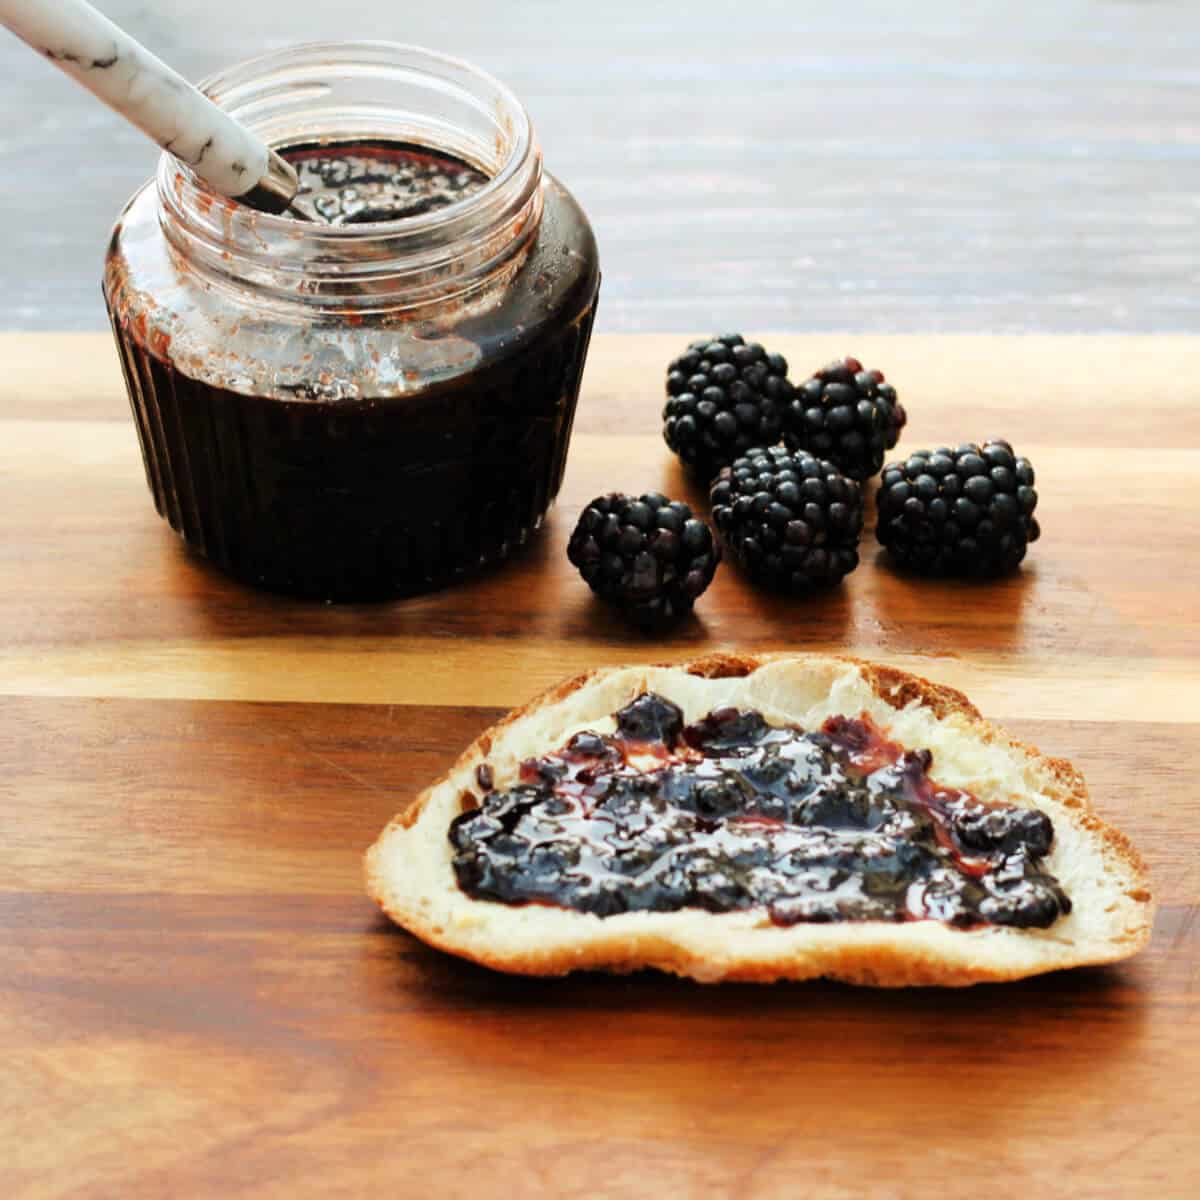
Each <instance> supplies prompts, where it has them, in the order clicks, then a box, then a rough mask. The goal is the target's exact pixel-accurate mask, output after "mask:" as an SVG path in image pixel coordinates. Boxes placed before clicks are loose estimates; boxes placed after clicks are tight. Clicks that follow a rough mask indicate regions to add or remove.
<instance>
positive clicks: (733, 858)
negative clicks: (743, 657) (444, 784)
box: [450, 694, 1071, 929]
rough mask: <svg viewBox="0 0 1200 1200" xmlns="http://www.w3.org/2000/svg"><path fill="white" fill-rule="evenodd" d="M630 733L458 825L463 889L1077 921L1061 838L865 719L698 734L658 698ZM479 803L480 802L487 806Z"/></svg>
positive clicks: (968, 920) (620, 721)
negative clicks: (1060, 872) (946, 782)
mask: <svg viewBox="0 0 1200 1200" xmlns="http://www.w3.org/2000/svg"><path fill="white" fill-rule="evenodd" d="M616 722H617V730H616V732H615V734H613V735H609V736H602V735H599V734H596V733H591V732H583V733H579V734H576V735H575V736H574V737H573V738H572V739H571V740H570V742H569V743H568V744H567V745H566V746H565V747H563V748H562V749H561V750H559V751H557V752H555V753H551V754H547V755H545V756H543V757H541V758H537V759H530V760H529V761H527V762H526V763H524V764H523V765H522V768H521V778H520V782H519V783H518V785H517V786H516V787H514V788H511V789H509V790H507V791H504V792H497V791H495V790H494V789H493V778H492V773H491V770H490V768H489V769H487V770H486V771H485V770H482V769H481V770H480V771H479V772H478V773H477V779H476V782H477V783H478V784H479V786H480V789H481V790H482V791H483V793H484V794H483V797H482V804H481V806H480V807H478V808H474V807H473V808H472V809H471V810H470V811H467V812H464V813H463V815H462V816H460V817H458V818H457V819H456V820H455V821H454V822H453V824H452V826H451V829H450V841H451V845H452V846H453V849H454V869H455V873H456V876H457V879H458V884H459V886H460V887H461V888H462V890H463V891H465V892H467V893H468V894H469V895H471V896H474V897H476V898H479V899H488V900H498V901H502V902H504V903H509V904H521V903H530V902H535V903H543V904H555V905H560V906H563V907H567V908H574V909H579V910H581V911H584V912H591V913H595V914H597V915H600V916H609V915H612V914H615V913H621V912H626V911H633V910H650V911H656V912H671V911H677V910H680V909H686V908H700V909H705V910H707V911H709V912H728V911H733V910H738V909H747V908H754V907H759V906H761V907H763V908H764V909H765V910H766V912H767V913H768V914H769V917H770V919H771V920H772V921H773V922H775V923H776V924H780V925H791V924H795V923H797V922H802V921H810V922H820V921H863V920H876V921H909V920H920V919H929V920H939V921H943V922H946V923H947V924H949V925H951V926H953V927H956V928H964V929H966V928H975V927H979V926H982V925H987V924H995V925H1013V926H1031V927H1039V928H1045V927H1047V926H1049V925H1051V924H1053V923H1054V921H1056V920H1057V919H1058V917H1059V916H1061V915H1063V914H1065V913H1068V912H1070V910H1071V902H1070V900H1069V898H1068V897H1067V896H1066V895H1065V893H1064V892H1063V890H1062V888H1061V887H1060V886H1059V884H1058V882H1057V880H1055V879H1054V878H1053V876H1051V875H1049V874H1047V873H1046V872H1045V871H1044V870H1043V868H1042V861H1041V860H1042V858H1043V857H1044V856H1045V855H1046V854H1047V853H1048V852H1049V850H1050V847H1051V844H1052V842H1053V837H1054V831H1053V828H1052V826H1051V823H1050V820H1049V818H1048V817H1047V816H1046V815H1045V814H1044V813H1042V812H1040V811H1038V810H1035V809H1028V808H1021V807H1016V806H1009V805H996V804H988V803H985V802H983V801H981V800H979V799H978V798H977V797H975V796H973V795H971V794H970V793H968V792H964V791H961V790H957V789H952V788H945V787H942V786H940V785H939V784H937V783H936V782H935V781H934V780H933V779H932V778H931V777H930V775H929V770H930V766H931V762H932V758H931V755H930V753H929V751H927V750H906V749H905V748H903V747H901V746H898V745H896V744H895V743H893V742H889V741H887V740H886V739H885V738H884V737H883V736H882V735H881V734H880V732H879V730H878V729H877V728H876V727H875V726H874V725H873V724H872V723H871V721H870V720H869V718H867V717H866V716H865V715H864V716H862V717H859V718H851V717H833V718H830V719H829V720H828V721H826V722H825V723H824V725H823V726H822V727H821V729H820V730H819V731H813V732H806V731H803V730H801V729H799V728H795V727H771V726H769V725H767V723H766V722H765V721H764V719H763V718H762V716H761V715H760V714H758V713H756V712H752V711H742V710H736V709H720V710H717V711H714V712H712V713H710V714H709V715H708V716H706V717H705V718H704V719H703V720H701V721H698V722H696V723H695V724H693V725H690V726H687V727H685V726H684V723H683V718H682V714H681V713H680V711H679V709H678V708H676V707H675V705H673V704H671V703H670V702H669V701H666V700H663V699H662V698H661V697H658V696H655V695H653V694H647V695H643V696H641V697H639V698H638V699H637V700H635V701H634V702H633V703H632V704H630V705H629V706H627V707H626V708H624V709H622V710H621V711H620V712H619V713H617V714H616ZM470 799H471V802H472V803H473V804H474V803H478V800H477V799H476V798H474V797H471V798H470Z"/></svg>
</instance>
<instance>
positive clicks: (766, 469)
mask: <svg viewBox="0 0 1200 1200" xmlns="http://www.w3.org/2000/svg"><path fill="white" fill-rule="evenodd" d="M712 512H713V521H714V522H715V523H716V526H717V529H718V530H719V531H720V533H721V536H722V538H723V539H724V541H725V544H726V546H727V547H728V548H729V553H730V554H731V555H732V556H733V557H734V558H735V559H736V560H737V561H738V562H739V563H740V564H741V566H742V567H743V569H744V570H745V571H746V573H747V574H748V575H749V576H750V578H751V579H753V580H754V581H755V582H756V583H761V584H763V585H765V586H766V587H769V588H773V589H775V590H776V591H781V592H790V593H792V594H801V593H804V592H808V591H812V590H814V589H815V588H819V587H826V586H829V585H830V584H834V583H837V582H838V581H839V580H840V579H841V578H842V577H843V576H844V575H848V574H849V573H850V572H851V571H853V570H854V568H855V567H856V566H858V538H859V534H860V533H861V532H862V522H863V507H862V492H861V490H860V488H859V486H858V484H857V483H856V482H855V481H854V480H853V479H847V478H846V477H845V476H844V475H842V474H840V473H839V472H838V469H837V468H836V467H835V466H834V465H833V463H831V462H827V461H825V460H824V459H819V458H814V457H813V456H812V455H811V454H806V453H804V452H803V451H801V452H796V453H793V452H791V451H789V450H785V449H784V448H783V447H782V446H772V447H770V448H767V449H756V450H751V451H750V452H749V453H748V454H746V455H745V456H744V457H743V458H739V459H738V460H737V461H736V462H735V463H734V464H733V465H732V466H730V467H726V468H725V469H724V470H723V471H722V472H721V473H720V475H718V476H717V480H716V482H715V483H714V484H713V487H712Z"/></svg>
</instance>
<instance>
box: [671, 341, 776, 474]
mask: <svg viewBox="0 0 1200 1200" xmlns="http://www.w3.org/2000/svg"><path fill="white" fill-rule="evenodd" d="M793 394H794V389H793V388H792V385H791V384H790V383H789V382H788V378H787V360H786V359H785V358H784V357H783V356H782V355H780V354H768V353H767V352H766V351H765V350H764V349H763V348H762V347H761V346H760V345H759V344H758V343H757V342H750V343H747V342H746V341H745V339H743V337H742V336H741V334H739V333H726V334H722V335H721V336H719V337H714V338H708V339H702V340H701V341H698V342H692V344H691V345H690V346H689V347H688V348H687V350H686V351H685V352H684V353H683V354H681V355H680V356H679V357H678V358H677V359H675V361H674V362H672V363H671V365H670V366H669V367H668V368H667V402H666V405H665V406H664V407H663V437H664V438H665V439H666V443H667V445H668V446H670V447H671V449H672V450H674V451H675V453H676V454H678V455H679V457H680V459H681V460H682V462H683V463H684V465H685V466H687V467H689V468H690V469H691V470H692V471H694V472H695V473H696V474H697V475H699V476H701V477H703V480H704V482H705V483H707V482H708V481H709V480H711V479H712V477H713V476H714V475H715V474H716V473H717V472H718V471H719V470H720V469H721V468H722V467H724V466H728V464H729V463H731V462H733V460H734V459H735V458H737V457H738V456H739V455H741V454H745V453H746V451H747V450H749V449H750V447H751V446H770V445H772V444H773V443H775V442H777V441H778V440H779V435H780V434H781V433H782V432H783V410H784V408H785V407H786V406H787V404H788V403H789V402H790V401H791V399H792V396H793Z"/></svg>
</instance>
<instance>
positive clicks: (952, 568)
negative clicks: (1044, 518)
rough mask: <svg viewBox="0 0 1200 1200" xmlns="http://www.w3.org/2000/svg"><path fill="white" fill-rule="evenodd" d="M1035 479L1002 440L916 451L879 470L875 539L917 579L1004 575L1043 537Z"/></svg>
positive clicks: (1031, 472) (1024, 459) (1030, 471)
mask: <svg viewBox="0 0 1200 1200" xmlns="http://www.w3.org/2000/svg"><path fill="white" fill-rule="evenodd" d="M1033 482H1034V473H1033V466H1032V465H1031V464H1030V462H1029V460H1028V459H1027V458H1018V457H1017V456H1016V455H1015V454H1014V452H1013V448H1012V446H1011V445H1009V443H1008V442H1005V441H991V442H985V443H984V444H983V445H982V446H979V445H976V444H975V443H973V442H972V443H968V444H965V445H962V446H959V447H958V449H957V450H951V449H949V448H947V447H945V446H942V447H940V448H939V449H937V450H934V451H928V450H919V451H917V453H915V454H913V455H911V456H910V457H909V459H908V460H907V461H906V462H896V463H889V464H888V465H887V467H886V468H884V472H883V481H882V483H881V484H880V488H879V495H878V498H877V506H878V510H879V520H878V524H877V525H876V529H875V534H876V537H878V539H879V541H880V542H881V543H882V544H883V545H884V546H886V547H887V550H888V553H889V554H890V555H891V556H892V558H893V559H894V560H895V561H896V563H897V565H898V566H900V567H903V568H905V569H906V570H910V571H913V572H915V573H917V574H920V575H962V576H967V577H970V578H985V577H988V576H994V575H1002V574H1004V573H1006V572H1008V571H1012V570H1014V569H1015V568H1016V567H1017V566H1018V564H1019V563H1020V562H1021V560H1022V559H1023V558H1024V557H1025V550H1026V548H1027V546H1028V544H1029V543H1030V542H1035V541H1037V539H1038V536H1039V534H1040V533H1041V530H1040V529H1039V528H1038V523H1037V520H1036V518H1035V517H1034V515H1033V510H1034V509H1035V508H1036V507H1037V492H1035V491H1034V489H1033Z"/></svg>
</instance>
